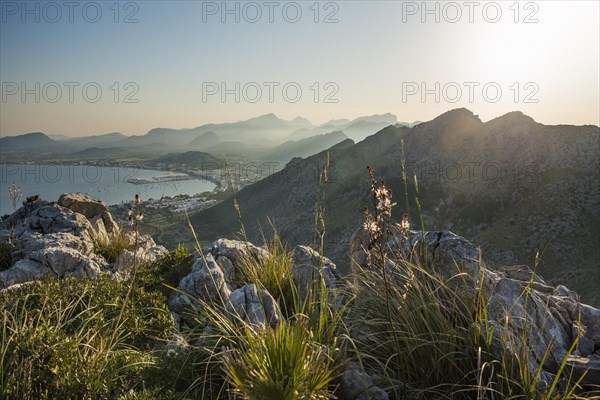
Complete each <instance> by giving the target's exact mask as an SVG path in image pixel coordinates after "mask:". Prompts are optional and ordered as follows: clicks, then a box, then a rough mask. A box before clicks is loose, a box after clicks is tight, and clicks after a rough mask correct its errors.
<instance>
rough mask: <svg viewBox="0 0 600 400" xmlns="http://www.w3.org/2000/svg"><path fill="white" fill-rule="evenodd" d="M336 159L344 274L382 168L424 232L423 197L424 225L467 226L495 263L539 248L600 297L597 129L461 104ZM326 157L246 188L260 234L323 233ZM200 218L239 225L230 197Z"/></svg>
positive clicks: (333, 219) (212, 225)
mask: <svg viewBox="0 0 600 400" xmlns="http://www.w3.org/2000/svg"><path fill="white" fill-rule="evenodd" d="M359 122H360V121H356V122H355V123H359ZM370 123H374V122H372V121H371V122H370ZM334 125H335V126H336V127H340V126H344V127H348V126H349V121H332V122H330V123H329V125H328V127H329V128H331V127H332V126H334ZM344 133H346V132H344ZM340 138H341V137H340ZM297 143H301V142H300V141H299V142H297ZM329 155H330V160H331V168H330V171H329V183H328V187H327V203H326V214H325V223H326V236H325V254H326V255H327V256H328V257H330V258H332V259H333V260H334V261H336V262H337V263H338V265H339V267H340V268H342V270H344V269H346V270H347V268H348V267H349V264H350V260H349V256H348V254H347V249H348V243H349V241H350V238H351V236H352V233H353V232H354V231H355V229H356V228H357V227H359V226H360V225H361V223H362V220H363V208H364V206H366V205H369V206H372V204H371V203H372V196H371V194H370V192H369V187H370V182H369V178H368V175H367V171H366V166H367V165H371V166H373V167H374V169H375V172H376V174H377V176H378V177H379V178H381V179H385V182H386V185H389V186H390V187H391V188H392V190H393V193H394V201H396V202H398V207H397V209H396V210H395V214H394V215H393V217H395V218H400V216H401V214H402V212H404V211H408V212H409V214H410V218H411V223H412V227H413V228H414V229H420V218H419V215H418V210H417V207H416V202H415V197H417V196H418V198H419V201H420V207H421V210H422V215H423V220H424V224H425V229H427V230H442V229H451V230H455V231H456V232H461V234H463V235H465V236H466V237H467V239H469V240H472V241H474V242H475V243H478V244H479V245H481V246H482V249H483V253H484V259H485V260H486V261H487V262H488V263H489V264H490V265H499V264H515V263H524V264H530V265H532V264H533V263H534V260H535V253H536V251H537V250H539V252H540V256H541V261H540V264H539V266H538V272H540V273H541V274H542V275H543V276H545V277H547V278H549V279H548V280H549V281H550V282H551V283H552V284H557V283H563V284H566V285H567V286H568V287H570V288H573V289H576V290H577V292H578V293H580V294H581V295H582V297H583V300H584V301H585V302H589V303H591V304H595V305H600V292H599V291H598V290H597V285H598V282H600V268H599V267H598V266H599V265H600V128H598V127H597V126H591V125H586V126H570V125H557V126H547V125H543V124H540V123H537V122H535V121H534V120H533V119H532V118H530V117H528V116H526V115H523V114H522V113H520V112H512V113H508V114H506V115H503V116H501V117H499V118H495V119H493V120H491V121H488V122H485V123H484V122H482V121H481V120H480V119H479V118H478V116H476V115H474V114H473V113H472V112H471V111H469V110H466V109H456V110H452V111H449V112H447V113H444V114H442V115H440V116H439V117H437V118H435V119H433V120H431V121H428V122H424V123H420V124H417V125H415V126H413V127H408V126H401V125H400V124H394V125H390V126H387V127H385V128H383V129H381V130H380V131H379V132H377V133H376V134H374V135H372V136H369V137H367V138H366V139H364V140H362V141H360V142H358V143H354V142H352V141H350V140H345V141H342V142H341V143H339V144H338V145H336V146H334V147H333V148H332V149H331V150H329ZM403 158H404V160H405V167H406V172H407V176H408V182H407V185H408V187H407V190H408V196H407V197H408V205H406V201H405V195H404V183H403V178H402V168H403V167H402V164H403V163H402V160H403ZM325 159H326V152H321V153H319V154H315V155H313V156H311V157H308V158H305V159H301V158H294V159H292V160H291V161H290V162H289V164H288V165H287V166H286V167H285V168H284V169H283V170H281V171H279V172H277V173H276V174H275V175H272V176H270V177H268V178H265V179H263V180H261V181H259V182H257V183H255V184H252V185H250V186H247V187H245V188H243V189H242V190H241V191H239V192H238V193H237V197H236V198H237V201H238V203H239V205H240V208H241V212H242V216H243V219H244V223H245V228H246V231H247V233H248V235H249V239H250V240H253V241H260V240H261V237H262V234H263V231H264V233H266V234H268V233H269V231H270V228H269V226H270V225H269V220H270V221H272V222H273V223H274V224H275V226H276V227H277V228H278V231H279V233H280V234H281V236H282V237H283V238H285V239H286V240H289V241H290V244H298V243H308V242H310V241H311V240H312V239H314V231H315V226H314V211H315V200H316V199H317V192H318V190H320V189H319V174H320V173H321V172H322V171H323V167H324V165H325ZM415 178H416V179H417V180H418V193H417V188H416V186H415V184H414V179H415ZM321 189H322V188H321ZM192 222H193V224H194V226H197V227H201V228H200V229H201V231H202V239H205V240H212V239H215V238H218V237H231V235H234V234H236V232H239V228H240V227H239V222H238V218H237V215H236V213H235V211H234V208H233V204H232V200H231V199H230V200H227V201H224V202H222V203H220V204H218V205H216V206H214V207H212V208H210V209H207V210H204V211H201V212H199V213H197V214H196V215H193V216H192Z"/></svg>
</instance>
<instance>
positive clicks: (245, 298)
mask: <svg viewBox="0 0 600 400" xmlns="http://www.w3.org/2000/svg"><path fill="white" fill-rule="evenodd" d="M268 257H269V253H268V251H267V250H265V249H264V248H262V247H258V246H256V245H254V244H252V243H249V242H242V241H236V240H228V239H218V240H216V241H214V242H213V243H212V244H211V245H210V246H207V247H205V248H204V249H203V250H202V254H201V255H199V256H198V258H197V259H196V261H195V262H194V264H193V266H192V270H191V271H190V273H189V274H188V275H186V276H185V277H184V278H183V279H182V280H181V281H180V282H179V286H178V287H177V291H175V292H173V293H172V294H171V296H170V298H169V308H170V309H171V311H172V312H173V314H174V317H175V319H176V320H177V321H180V322H183V323H185V324H187V325H188V326H195V325H196V318H197V312H198V309H197V306H198V302H197V301H195V300H194V299H199V300H200V301H201V303H204V304H215V305H217V306H220V307H224V309H226V310H228V311H229V312H230V313H233V314H234V315H237V316H238V317H239V318H241V319H242V320H244V321H245V322H247V323H249V324H252V325H258V326H262V327H264V326H265V323H266V324H268V325H270V326H272V327H275V326H276V325H277V324H278V323H279V321H281V320H282V318H283V317H282V316H281V310H280V307H279V304H277V302H276V301H275V299H274V298H273V296H272V295H271V293H269V292H267V291H266V290H264V289H258V288H257V287H256V286H255V285H253V284H252V283H251V282H244V281H243V276H244V274H243V273H241V272H242V271H243V270H244V269H245V268H246V266H247V263H248V261H249V260H252V261H253V262H259V263H261V262H266V260H267V258H268ZM292 274H293V278H294V283H295V285H296V288H297V290H298V295H299V296H300V298H303V296H306V295H307V293H308V292H309V290H311V289H312V288H313V286H314V283H315V282H317V280H318V279H322V281H323V282H324V285H325V287H327V288H329V289H334V288H336V287H338V286H339V276H338V273H337V270H336V267H335V264H334V263H333V262H331V261H330V260H329V259H328V258H326V257H322V256H320V255H319V253H317V252H316V251H314V250H313V249H311V248H310V247H307V246H296V247H295V248H294V249H293V250H292Z"/></svg>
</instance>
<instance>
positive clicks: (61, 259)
mask: <svg viewBox="0 0 600 400" xmlns="http://www.w3.org/2000/svg"><path fill="white" fill-rule="evenodd" d="M119 232H120V229H119V227H118V226H117V224H116V223H115V222H114V220H113V218H112V216H111V214H110V212H109V211H108V208H107V206H106V204H104V203H102V202H100V201H97V200H94V199H92V198H90V197H88V196H85V195H80V194H74V193H67V194H64V195H62V196H61V197H60V199H59V201H58V202H57V203H55V202H49V201H45V200H41V199H35V200H33V201H27V202H24V204H23V206H22V207H21V208H19V209H18V210H17V211H16V212H15V213H13V214H12V215H11V216H9V217H8V218H7V219H5V220H3V221H2V223H1V224H0V241H4V242H10V243H11V244H12V247H13V252H12V254H11V258H12V263H11V265H10V267H9V268H8V269H6V270H5V271H1V272H0V289H5V288H8V287H10V286H12V285H15V284H20V283H25V282H29V281H32V280H36V279H40V278H43V277H45V276H48V275H51V276H56V277H59V278H60V277H64V276H75V277H78V278H85V277H94V276H97V275H99V274H101V273H108V274H111V275H113V276H114V277H115V278H117V279H119V278H122V277H123V276H125V275H126V274H127V272H128V271H129V270H130V269H131V268H132V267H133V265H134V256H133V252H132V251H129V250H123V251H122V252H121V253H120V254H119V255H118V256H117V260H116V262H114V263H109V262H108V261H107V260H106V259H105V258H104V257H103V256H101V255H100V254H97V253H96V252H95V246H94V239H96V238H98V237H102V238H103V239H105V240H110V238H111V236H112V235H117V234H119ZM129 237H130V240H131V242H132V244H133V243H135V239H133V235H129ZM166 252H167V250H166V249H165V248H164V247H162V246H157V245H156V244H155V243H154V241H153V240H152V239H151V238H150V237H146V236H140V237H139V238H138V247H137V250H136V256H135V259H136V262H138V263H143V262H151V261H154V260H156V259H157V258H158V257H161V256H163V255H164V254H166Z"/></svg>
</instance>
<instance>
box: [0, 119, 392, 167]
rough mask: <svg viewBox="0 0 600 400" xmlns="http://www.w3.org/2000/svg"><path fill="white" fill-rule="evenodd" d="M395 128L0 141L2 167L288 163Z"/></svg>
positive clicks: (288, 125)
mask: <svg viewBox="0 0 600 400" xmlns="http://www.w3.org/2000/svg"><path fill="white" fill-rule="evenodd" d="M394 124H397V118H396V116H395V115H392V114H389V113H388V114H383V115H372V116H366V117H360V118H356V119H354V120H352V121H350V120H347V119H343V120H332V121H329V122H327V123H325V124H322V125H320V126H314V125H313V124H312V123H311V122H310V121H308V120H307V119H305V118H302V117H297V118H295V119H293V120H291V121H286V120H283V119H280V118H278V117H277V116H276V115H274V114H266V115H262V116H259V117H255V118H251V119H248V120H245V121H240V122H233V123H221V124H206V125H201V126H198V127H195V128H191V129H170V128H154V129H151V130H150V131H149V132H148V133H146V134H145V135H140V136H125V135H123V134H121V133H118V132H113V133H109V134H105V135H96V136H86V137H77V138H71V137H67V136H65V135H61V134H53V135H45V134H44V133H41V132H35V133H28V134H24V135H19V136H10V137H1V138H0V154H1V155H2V156H3V160H2V161H3V162H8V161H13V162H14V161H15V160H18V159H19V158H20V157H23V156H31V157H33V159H35V158H36V157H38V158H39V157H41V158H45V157H47V156H48V155H49V154H55V155H56V156H57V159H59V160H60V159H62V158H70V157H79V156H82V157H83V156H86V157H93V158H118V157H127V156H128V155H132V156H144V155H146V156H148V157H155V156H157V155H161V154H162V155H166V154H170V153H176V152H185V151H202V152H206V153H210V154H215V155H217V156H244V157H261V158H266V159H270V160H277V161H281V162H287V161H289V160H291V159H292V158H293V157H306V156H309V155H312V154H315V153H317V152H319V151H322V150H324V149H327V148H329V147H331V146H333V145H334V144H336V143H338V142H340V141H342V140H345V139H347V138H351V139H353V140H355V141H359V140H362V139H364V138H365V137H367V136H368V135H371V134H373V133H375V132H377V131H378V130H380V129H382V128H383V127H385V126H388V125H394Z"/></svg>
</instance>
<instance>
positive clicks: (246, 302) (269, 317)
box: [227, 284, 283, 330]
mask: <svg viewBox="0 0 600 400" xmlns="http://www.w3.org/2000/svg"><path fill="white" fill-rule="evenodd" d="M227 311H229V312H231V313H234V314H235V315H237V316H238V317H239V318H240V319H242V320H243V321H244V322H246V323H248V324H250V325H254V326H257V327H259V328H261V329H263V330H264V329H265V327H266V324H268V325H269V326H270V327H271V328H275V327H276V326H277V325H278V324H279V323H280V322H281V321H282V320H283V315H282V314H281V310H280V308H279V304H278V303H277V301H276V300H275V299H274V298H273V296H271V294H270V293H269V292H267V291H266V290H264V289H261V290H260V291H259V290H258V289H257V287H256V285H254V284H249V285H244V286H242V287H241V288H239V289H236V290H234V291H233V292H232V293H231V295H230V296H229V302H228V303H227Z"/></svg>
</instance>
